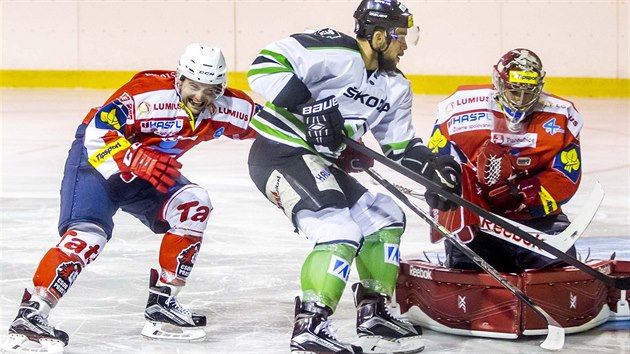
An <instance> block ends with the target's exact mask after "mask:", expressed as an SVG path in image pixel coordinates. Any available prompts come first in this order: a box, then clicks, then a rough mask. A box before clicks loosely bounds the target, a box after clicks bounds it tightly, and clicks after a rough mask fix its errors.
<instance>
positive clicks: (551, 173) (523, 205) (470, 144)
mask: <svg viewBox="0 0 630 354" xmlns="http://www.w3.org/2000/svg"><path fill="white" fill-rule="evenodd" d="M544 79H545V71H544V69H543V66H542V62H541V60H540V58H539V57H538V55H536V54H535V53H534V52H532V51H531V50H528V49H522V48H518V49H514V50H510V51H509V52H507V53H506V54H505V55H503V56H502V57H501V58H500V59H499V61H498V62H497V64H496V65H494V67H493V85H478V86H461V87H459V88H458V89H457V91H456V92H455V93H454V94H452V95H451V96H450V97H448V98H447V99H445V100H444V101H442V102H441V103H440V104H439V107H438V116H437V119H436V124H435V127H434V129H433V132H432V136H431V138H430V140H429V142H428V145H429V147H430V148H431V149H432V151H433V152H438V153H440V154H444V155H453V156H455V157H456V158H457V159H458V160H459V161H461V162H462V164H463V166H464V167H465V168H464V172H466V171H469V173H468V175H469V178H466V173H464V177H463V178H462V179H463V181H464V183H462V186H463V188H464V191H463V196H464V197H465V198H466V199H468V200H470V201H471V202H473V203H475V204H477V205H480V206H482V207H484V208H486V209H488V210H490V211H492V212H494V213H496V214H499V215H501V216H503V217H506V218H508V219H512V220H518V221H519V222H520V223H522V224H524V225H527V226H530V227H533V228H535V229H538V230H540V231H542V232H544V233H547V234H555V233H559V232H560V231H562V230H564V228H566V227H567V226H568V225H569V221H568V219H567V217H566V215H565V214H564V213H563V212H562V207H561V206H562V205H563V204H565V203H567V202H568V201H569V200H570V199H571V197H573V195H574V194H575V192H576V191H577V189H578V186H579V184H580V180H581V171H582V169H581V158H580V141H579V134H580V130H581V128H582V125H583V121H582V116H581V115H580V113H579V112H578V111H577V110H576V109H575V107H574V105H573V103H571V102H570V101H567V100H565V99H563V98H561V97H558V96H555V95H552V94H550V93H547V92H544V91H542V88H543V86H544ZM470 214H471V213H466V212H465V211H462V210H461V208H459V209H458V210H456V211H454V212H442V211H440V212H439V215H440V220H442V221H447V220H449V222H446V224H445V226H447V227H449V229H450V230H451V231H453V232H460V231H462V230H464V231H465V230H466V229H465V228H464V227H465V226H468V227H469V228H468V229H470V228H471V227H473V228H475V231H474V232H473V233H472V235H466V237H463V238H462V239H465V240H467V241H469V244H468V246H469V247H470V248H471V249H473V250H474V251H475V252H477V253H478V254H479V255H481V256H482V257H483V258H484V259H485V260H486V261H487V262H488V263H490V265H492V266H493V267H495V268H496V269H497V270H499V271H503V272H514V273H519V272H521V271H523V270H525V269H539V268H545V267H558V266H563V265H565V264H564V263H563V262H559V261H558V260H556V259H551V258H547V257H544V256H542V255H540V254H536V253H533V252H531V251H529V250H526V249H524V248H521V247H518V246H515V245H513V244H509V243H507V242H504V241H503V240H500V239H497V238H495V237H492V236H490V235H488V234H485V233H484V232H481V231H479V230H478V227H477V226H478V223H479V220H478V219H477V218H476V217H475V216H474V215H470ZM446 252H447V260H446V263H447V265H448V266H449V267H453V268H463V269H477V267H476V265H474V263H473V262H472V261H470V260H469V259H468V258H467V257H466V256H465V255H463V254H461V253H460V252H459V251H458V250H457V249H455V248H454V247H451V246H450V245H449V243H446ZM569 252H571V253H574V252H575V250H574V249H570V250H569Z"/></svg>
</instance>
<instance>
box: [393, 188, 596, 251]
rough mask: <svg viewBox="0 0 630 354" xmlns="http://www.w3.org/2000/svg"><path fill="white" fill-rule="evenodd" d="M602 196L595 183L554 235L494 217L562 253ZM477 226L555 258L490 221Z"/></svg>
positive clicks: (408, 190)
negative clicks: (561, 228)
mask: <svg viewBox="0 0 630 354" xmlns="http://www.w3.org/2000/svg"><path fill="white" fill-rule="evenodd" d="M394 187H396V188H397V189H398V190H399V191H401V192H403V193H405V194H407V195H410V196H412V197H414V198H418V199H420V200H424V195H423V194H422V193H421V192H419V191H417V190H413V189H411V188H407V187H404V186H401V185H399V184H395V183H394ZM604 194H605V193H604V188H603V187H602V185H601V184H600V183H599V182H597V183H595V187H594V188H593V191H592V192H591V194H590V195H589V196H588V199H587V200H586V202H584V206H583V207H582V209H581V210H580V212H579V213H578V214H577V215H576V216H575V217H574V218H573V221H572V222H571V224H570V225H569V226H568V227H567V228H566V229H564V231H562V232H560V233H558V234H556V235H549V234H546V233H544V232H542V231H539V230H536V229H534V228H531V227H528V226H525V225H522V224H520V223H518V222H516V221H514V220H510V219H506V218H502V217H501V216H499V215H496V214H495V216H496V217H498V218H502V219H503V220H504V221H505V222H508V223H510V224H512V225H514V226H516V227H518V228H520V229H522V230H523V231H525V232H527V233H530V234H532V235H534V236H535V237H536V238H538V239H540V240H541V241H544V242H545V243H547V244H549V245H550V246H551V247H554V248H556V249H558V250H560V251H562V252H566V251H567V250H568V249H569V248H571V246H573V244H575V241H577V239H578V238H580V236H581V235H582V233H583V232H584V230H586V228H587V227H588V225H589V224H590V223H591V220H593V217H595V213H597V209H599V206H600V205H601V203H602V200H603V199H604ZM479 226H480V228H481V230H482V231H483V232H485V233H486V234H489V235H491V236H494V237H496V238H499V239H501V240H504V241H507V242H510V243H513V244H515V245H517V246H519V247H523V248H525V249H528V250H530V251H532V252H536V253H538V254H541V255H543V256H545V257H549V258H555V256H553V255H552V254H550V253H549V252H546V251H544V250H541V249H539V248H538V247H535V246H534V245H532V244H531V243H530V242H526V241H524V240H523V239H522V238H520V237H514V235H512V234H509V233H506V232H505V231H504V230H503V229H501V228H497V227H496V226H495V224H494V223H493V222H492V221H490V220H487V219H484V218H481V222H480V224H479Z"/></svg>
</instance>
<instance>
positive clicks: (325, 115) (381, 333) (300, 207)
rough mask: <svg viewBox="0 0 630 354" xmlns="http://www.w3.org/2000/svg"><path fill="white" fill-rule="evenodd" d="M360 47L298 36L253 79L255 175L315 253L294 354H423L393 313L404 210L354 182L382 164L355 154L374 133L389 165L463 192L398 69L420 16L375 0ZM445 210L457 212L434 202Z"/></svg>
mask: <svg viewBox="0 0 630 354" xmlns="http://www.w3.org/2000/svg"><path fill="white" fill-rule="evenodd" d="M354 19H355V24H356V25H355V33H356V36H355V37H351V36H348V35H346V34H344V33H341V32H338V31H336V30H334V29H331V28H325V29H321V30H319V31H315V32H311V33H296V34H293V35H291V36H289V37H287V38H284V39H281V40H278V41H274V42H272V43H270V44H269V45H267V46H266V47H265V48H264V49H263V50H261V52H260V53H259V55H258V57H257V58H256V59H255V60H254V62H253V63H252V65H251V67H250V70H249V72H248V80H249V84H250V87H251V88H252V90H253V91H255V92H256V93H257V94H259V95H260V96H262V97H263V98H265V99H266V100H267V101H268V103H267V104H266V106H265V107H264V108H263V109H262V110H261V111H260V112H258V113H257V114H256V115H255V116H254V118H253V119H252V121H251V126H252V127H253V128H254V129H255V130H256V131H257V132H258V135H257V138H256V140H255V142H254V143H253V144H252V147H251V150H250V154H249V161H248V165H249V173H250V176H251V178H252V181H253V182H254V184H255V185H256V187H257V188H258V189H259V190H260V192H262V193H263V195H264V196H265V197H266V198H267V199H268V200H269V201H270V202H272V203H273V205H275V206H277V207H278V208H280V209H281V210H282V211H283V212H284V213H285V215H286V216H287V217H288V218H289V220H291V222H292V223H293V227H294V229H295V230H297V231H299V232H300V234H302V235H304V236H305V237H306V238H307V239H308V240H309V241H311V242H312V244H313V246H312V247H313V248H312V250H311V252H310V253H309V254H308V255H307V256H306V259H305V261H304V263H303V266H302V270H301V277H300V278H301V288H302V293H301V296H300V297H298V298H297V299H296V306H295V315H294V318H293V320H294V321H293V336H292V338H291V342H290V347H291V351H292V352H294V353H342V354H356V353H407V354H411V353H417V352H420V351H422V350H423V348H424V344H423V341H422V338H421V334H422V332H421V330H420V328H416V327H414V326H412V325H411V324H409V323H407V322H405V321H402V320H401V319H399V318H398V317H396V316H395V315H394V314H392V312H390V307H389V303H390V300H391V298H392V296H393V293H394V289H395V287H396V281H397V279H398V271H399V268H400V266H399V254H400V253H399V245H400V239H401V237H402V234H403V231H404V229H405V215H404V212H403V210H402V209H401V208H400V207H399V206H398V205H397V204H396V202H395V201H394V200H393V199H392V198H391V197H389V196H388V195H385V194H382V193H375V192H371V191H370V190H368V189H367V188H365V187H364V186H363V185H362V184H361V183H360V181H358V180H357V179H355V178H354V177H352V176H351V175H350V174H349V173H352V172H361V171H363V168H362V167H356V166H357V165H356V164H353V162H356V161H360V163H361V164H362V165H363V166H367V167H369V166H371V165H372V164H373V161H371V160H370V159H368V158H366V157H365V156H362V155H359V154H357V153H356V152H353V151H354V150H352V149H347V148H345V144H344V143H343V137H344V136H346V137H349V138H351V139H353V140H355V141H360V140H361V137H362V136H364V135H366V134H367V132H368V131H369V132H370V133H371V134H372V136H373V137H374V138H375V139H376V141H377V143H378V144H379V145H380V148H381V150H382V151H383V152H384V154H385V155H386V156H387V157H388V158H390V159H392V160H394V161H399V162H400V163H401V164H402V165H403V166H406V167H408V168H410V169H412V170H415V171H417V172H418V173H422V174H423V175H424V176H425V177H427V178H430V179H432V180H434V181H436V183H440V184H441V185H442V186H443V188H445V189H447V190H449V191H451V192H455V193H457V192H458V189H459V164H457V163H456V162H455V161H454V160H453V159H452V158H449V157H446V156H443V157H438V155H437V154H434V153H432V152H431V151H430V150H429V149H428V148H427V147H426V146H424V145H423V144H422V141H421V140H420V139H419V138H416V136H415V130H414V128H413V124H412V117H413V115H412V112H411V107H412V104H413V102H412V101H413V92H412V91H411V84H410V82H409V81H408V80H407V79H406V78H405V77H404V75H403V74H402V73H401V72H400V70H398V62H399V60H400V58H401V57H402V56H403V55H404V53H405V50H406V49H407V48H408V44H410V43H411V42H413V41H410V38H409V37H410V33H411V32H412V31H413V32H417V31H416V30H414V28H413V16H412V15H411V12H410V11H409V10H408V9H407V8H406V7H405V6H404V5H402V4H401V3H399V2H398V1H394V0H364V1H361V2H360V3H359V5H358V7H357V9H356V11H355V12H354ZM425 196H426V197H427V202H428V203H429V204H430V205H432V206H433V207H435V208H438V209H450V208H451V207H453V206H452V205H450V204H449V202H448V201H447V200H441V199H440V198H439V197H438V195H437V194H434V193H433V194H432V193H429V194H427V195H425ZM353 263H354V264H355V265H356V269H357V272H358V277H359V282H357V283H355V284H353V285H352V290H353V292H354V300H355V307H356V311H357V320H356V331H357V335H358V337H359V341H357V342H355V343H352V344H348V343H344V341H341V340H338V339H337V338H336V336H335V334H334V331H333V330H332V327H331V326H330V324H331V318H330V317H332V316H333V314H334V313H335V311H336V308H337V305H339V301H340V299H341V296H342V294H343V292H344V290H345V288H346V283H347V281H348V276H349V274H350V269H351V268H352V264H353Z"/></svg>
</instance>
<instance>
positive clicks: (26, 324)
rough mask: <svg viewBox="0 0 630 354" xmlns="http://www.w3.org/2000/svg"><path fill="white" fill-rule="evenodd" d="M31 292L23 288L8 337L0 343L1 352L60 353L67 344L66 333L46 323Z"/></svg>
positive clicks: (46, 320)
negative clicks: (18, 307) (0, 345)
mask: <svg viewBox="0 0 630 354" xmlns="http://www.w3.org/2000/svg"><path fill="white" fill-rule="evenodd" d="M31 296H32V295H31V293H30V292H29V291H28V290H24V296H23V297H22V303H21V304H20V309H19V310H18V315H17V316H16V317H15V319H14V320H13V322H12V323H11V326H10V327H9V338H7V340H6V341H5V342H4V343H3V344H2V352H3V353H48V354H62V353H63V349H64V347H65V346H66V345H68V339H69V338H68V334H67V333H66V332H64V331H60V330H57V329H55V328H54V327H52V326H51V325H49V324H48V319H47V318H46V316H45V315H44V314H42V313H41V312H40V311H39V306H40V304H39V303H38V302H36V301H30V300H31Z"/></svg>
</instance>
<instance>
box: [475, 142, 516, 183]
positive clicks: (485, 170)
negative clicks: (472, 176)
mask: <svg viewBox="0 0 630 354" xmlns="http://www.w3.org/2000/svg"><path fill="white" fill-rule="evenodd" d="M514 158H515V157H514V155H512V154H511V153H510V152H509V151H508V149H507V148H505V147H503V146H500V145H497V144H493V143H491V142H490V140H487V141H486V142H485V143H484V144H483V145H482V146H481V148H480V149H479V155H478V156H477V180H478V181H479V183H481V184H482V185H484V186H488V187H492V186H494V185H495V184H497V183H500V182H505V181H507V180H509V179H511V178H513V177H514V174H515V173H514V164H513V160H514Z"/></svg>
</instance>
